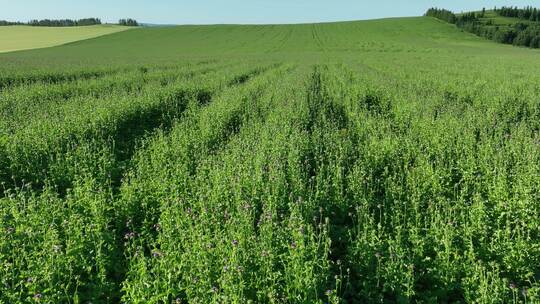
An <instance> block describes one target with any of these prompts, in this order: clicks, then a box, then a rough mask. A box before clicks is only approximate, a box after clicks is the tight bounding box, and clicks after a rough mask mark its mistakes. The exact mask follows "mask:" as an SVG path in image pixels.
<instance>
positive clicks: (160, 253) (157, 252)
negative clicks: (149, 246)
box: [152, 250, 163, 258]
mask: <svg viewBox="0 0 540 304" xmlns="http://www.w3.org/2000/svg"><path fill="white" fill-rule="evenodd" d="M152 256H153V257H155V258H159V257H162V256H163V253H162V252H161V251H159V250H154V251H152Z"/></svg>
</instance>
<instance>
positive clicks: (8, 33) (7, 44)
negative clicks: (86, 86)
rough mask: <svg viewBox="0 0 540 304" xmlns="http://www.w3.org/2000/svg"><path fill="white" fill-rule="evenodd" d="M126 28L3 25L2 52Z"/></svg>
mask: <svg viewBox="0 0 540 304" xmlns="http://www.w3.org/2000/svg"><path fill="white" fill-rule="evenodd" d="M126 29H128V28H127V27H121V26H115V25H96V26H80V27H35V26H21V25H16V26H2V27H0V53H2V52H12V51H19V50H27V49H37V48H44V47H51V46H56V45H61V44H64V43H68V42H73V41H77V40H84V39H89V38H95V37H98V36H102V35H107V34H111V33H116V32H120V31H124V30H126Z"/></svg>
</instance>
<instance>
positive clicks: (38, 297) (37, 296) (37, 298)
mask: <svg viewBox="0 0 540 304" xmlns="http://www.w3.org/2000/svg"><path fill="white" fill-rule="evenodd" d="M41 298H43V295H42V294H40V293H36V294H35V295H34V300H36V301H39V300H41Z"/></svg>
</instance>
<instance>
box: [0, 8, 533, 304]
mask: <svg viewBox="0 0 540 304" xmlns="http://www.w3.org/2000/svg"><path fill="white" fill-rule="evenodd" d="M538 71H540V51H538V50H532V49H524V48H515V47H512V46H508V45H501V44H496V43H494V42H490V41H485V40H483V39H482V38H478V37H476V36H474V35H472V34H467V33H464V32H462V31H460V30H459V29H457V28H455V27H454V26H452V25H449V24H446V23H444V22H441V21H438V20H436V19H433V18H429V17H418V18H401V19H383V20H373V21H359V22H343V23H328V24H300V25H264V26H262V25H261V26H233V25H215V26H179V27H163V28H141V29H134V30H129V31H124V32H121V33H116V34H111V35H106V36H103V37H99V38H95V39H91V40H85V41H80V42H76V43H72V44H68V45H64V46H58V47H54V48H47V49H40V50H31V51H24V52H15V53H5V54H0V184H1V185H0V189H1V192H0V303H5V304H8V303H177V304H178V303H540V282H539V280H540V220H539V219H540V73H538Z"/></svg>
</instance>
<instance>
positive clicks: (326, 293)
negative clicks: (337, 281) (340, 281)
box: [324, 289, 332, 296]
mask: <svg viewBox="0 0 540 304" xmlns="http://www.w3.org/2000/svg"><path fill="white" fill-rule="evenodd" d="M324 294H325V295H327V296H329V295H331V294H332V290H330V289H328V290H327V291H325V292H324Z"/></svg>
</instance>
